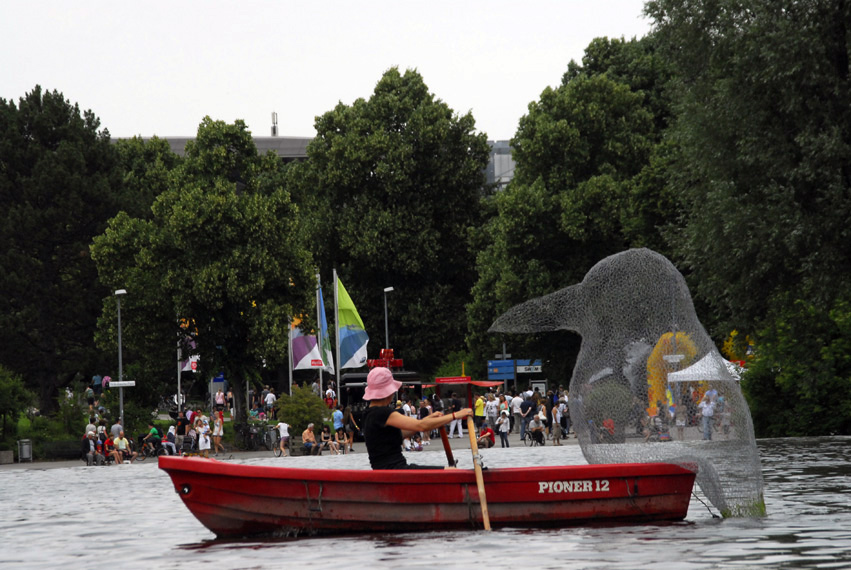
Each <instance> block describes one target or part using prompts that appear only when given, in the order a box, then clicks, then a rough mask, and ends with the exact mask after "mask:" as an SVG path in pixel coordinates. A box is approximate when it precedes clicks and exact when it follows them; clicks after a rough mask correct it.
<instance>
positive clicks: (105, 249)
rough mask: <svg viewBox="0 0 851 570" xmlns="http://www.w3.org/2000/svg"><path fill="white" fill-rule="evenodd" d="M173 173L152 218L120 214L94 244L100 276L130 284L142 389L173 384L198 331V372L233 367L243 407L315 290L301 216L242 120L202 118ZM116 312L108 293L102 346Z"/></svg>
mask: <svg viewBox="0 0 851 570" xmlns="http://www.w3.org/2000/svg"><path fill="white" fill-rule="evenodd" d="M167 179H168V183H167V188H166V189H165V191H163V192H162V193H161V194H160V195H159V196H158V197H157V198H156V200H155V202H154V205H153V209H152V216H151V217H150V219H142V218H133V217H130V216H129V215H126V214H123V213H122V214H120V215H118V216H116V217H115V218H114V219H113V220H111V221H110V224H109V227H108V229H107V231H106V232H105V233H104V234H103V235H102V236H100V237H98V238H96V239H95V241H94V245H93V247H92V252H93V257H94V259H95V261H96V262H97V264H98V269H99V271H100V274H101V277H102V279H103V280H104V281H105V282H107V283H109V284H110V285H111V286H112V287H113V288H124V289H126V290H127V295H126V296H125V297H124V298H123V299H122V322H123V323H124V327H123V329H124V335H123V338H124V343H125V346H126V347H127V356H126V357H125V359H126V360H128V361H129V360H132V359H137V360H139V361H141V362H143V363H144V365H143V366H142V367H141V368H140V370H139V371H138V375H139V377H137V378H135V380H137V388H136V390H137V391H139V390H143V391H145V392H147V393H152V394H162V393H169V392H171V393H173V392H174V389H175V387H174V385H173V380H172V377H173V375H174V358H175V357H174V355H175V352H174V350H175V343H176V342H177V339H178V338H180V339H181V340H182V341H186V340H187V339H188V334H192V335H194V343H195V348H194V349H193V350H194V352H197V353H198V354H200V367H201V374H203V375H204V377H209V376H211V375H215V374H218V373H219V372H224V374H225V376H226V378H227V379H228V380H229V381H230V382H231V383H232V386H233V388H234V393H235V396H236V405H237V415H238V417H243V416H244V414H243V413H240V412H241V411H244V407H243V405H244V403H243V400H242V396H243V394H244V388H245V382H246V381H252V380H255V379H257V378H259V377H260V374H261V372H262V370H263V369H264V367H268V369H270V370H275V369H276V368H277V367H279V366H281V365H282V364H283V363H284V362H285V361H286V354H287V330H288V319H289V318H290V316H291V315H293V314H300V313H302V312H304V310H305V307H306V306H309V305H310V301H311V299H312V293H313V270H312V260H311V255H310V252H309V251H308V249H307V240H306V233H305V232H304V231H303V230H302V228H301V215H300V212H299V209H298V208H297V207H296V206H295V204H293V202H292V200H291V199H290V195H289V193H288V192H287V190H286V188H285V186H284V166H283V164H282V163H281V161H280V160H279V159H278V158H277V157H276V156H275V155H274V154H269V155H266V156H259V155H258V154H257V149H256V147H255V146H254V142H253V141H252V139H251V133H250V132H249V131H248V129H247V128H246V126H245V124H244V123H243V122H242V121H239V120H238V121H236V122H235V123H234V124H226V123H224V122H221V121H213V120H211V119H210V118H209V117H207V118H205V119H204V120H203V122H202V123H201V125H200V126H199V128H198V134H197V137H196V139H195V140H194V141H192V142H190V143H189V144H188V145H187V147H186V155H185V158H184V160H183V161H182V162H181V163H180V164H179V165H178V166H177V167H176V168H175V169H174V170H172V171H171V173H170V174H169V175H168V176H167ZM114 323H115V301H114V300H113V299H106V300H105V301H104V307H103V315H102V319H101V329H102V331H103V334H102V335H101V336H100V337H99V338H100V341H101V343H102V345H104V346H113V344H112V343H113V342H114V341H113V339H114V333H113V327H114V326H115V325H114ZM181 325H186V328H182V326H181ZM183 348H184V349H187V350H188V349H189V347H188V345H187V343H186V342H183ZM163 385H169V387H168V388H163ZM166 390H168V391H166Z"/></svg>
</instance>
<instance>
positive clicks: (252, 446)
mask: <svg viewBox="0 0 851 570" xmlns="http://www.w3.org/2000/svg"><path fill="white" fill-rule="evenodd" d="M240 435H241V436H242V447H243V449H245V450H246V451H257V448H258V447H260V445H261V441H260V428H258V427H257V426H253V425H245V426H242V427H241V428H240Z"/></svg>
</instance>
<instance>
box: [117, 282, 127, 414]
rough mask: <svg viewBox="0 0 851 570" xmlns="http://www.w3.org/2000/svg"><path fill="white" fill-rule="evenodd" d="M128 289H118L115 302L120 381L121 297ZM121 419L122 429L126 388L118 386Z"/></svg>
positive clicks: (122, 365) (121, 371) (122, 364)
mask: <svg viewBox="0 0 851 570" xmlns="http://www.w3.org/2000/svg"><path fill="white" fill-rule="evenodd" d="M126 294H127V290H126V289H118V290H117V291H116V292H115V302H116V303H117V304H118V381H119V382H122V381H123V380H124V363H123V362H122V360H121V296H122V295H126ZM118 402H119V404H118V405H119V416H118V417H119V419H120V421H121V427H124V386H123V385H122V384H119V386H118Z"/></svg>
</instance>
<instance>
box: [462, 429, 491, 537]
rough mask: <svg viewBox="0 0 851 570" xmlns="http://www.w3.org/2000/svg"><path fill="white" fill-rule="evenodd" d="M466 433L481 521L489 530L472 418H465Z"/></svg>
mask: <svg viewBox="0 0 851 570" xmlns="http://www.w3.org/2000/svg"><path fill="white" fill-rule="evenodd" d="M467 433H468V434H469V435H470V451H472V452H473V469H475V471H476V485H477V486H478V487H479V504H480V505H481V506H482V521H483V522H484V523H485V530H490V529H491V521H490V517H488V500H487V497H485V480H484V478H483V477H482V464H481V463H480V462H479V460H480V459H481V457H480V456H479V444H478V442H477V441H476V426H475V425H473V418H471V417H470V416H467Z"/></svg>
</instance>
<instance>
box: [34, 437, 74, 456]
mask: <svg viewBox="0 0 851 570" xmlns="http://www.w3.org/2000/svg"><path fill="white" fill-rule="evenodd" d="M80 441H81V440H78V439H68V440H59V441H46V442H44V443H43V444H42V445H41V449H42V454H43V455H44V457H45V458H46V459H80V457H82V453H81V452H80V449H81V445H82V444H81V443H80Z"/></svg>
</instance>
